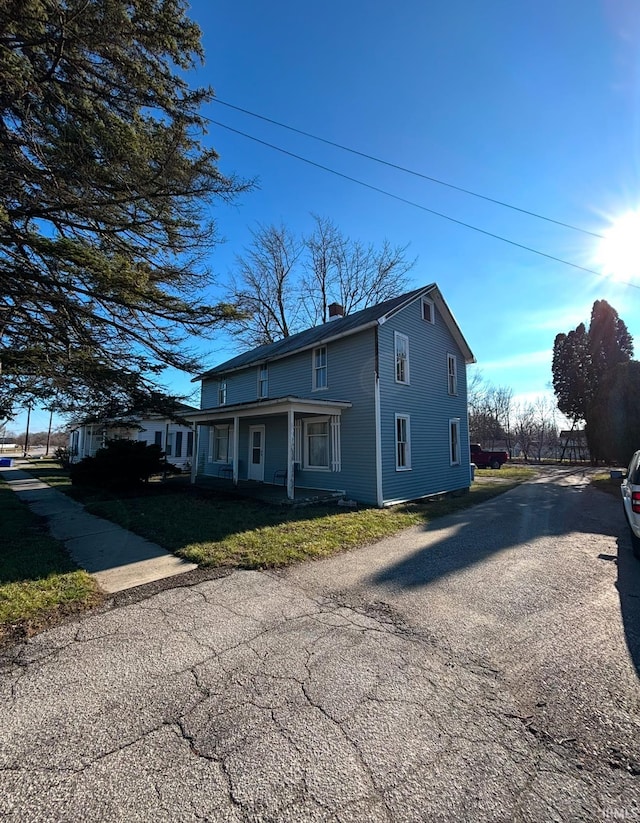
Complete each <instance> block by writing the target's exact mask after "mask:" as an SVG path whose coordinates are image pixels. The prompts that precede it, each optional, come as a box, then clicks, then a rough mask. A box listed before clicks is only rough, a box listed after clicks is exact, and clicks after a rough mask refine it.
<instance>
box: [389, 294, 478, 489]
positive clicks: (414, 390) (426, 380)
mask: <svg viewBox="0 0 640 823" xmlns="http://www.w3.org/2000/svg"><path fill="white" fill-rule="evenodd" d="M396 331H400V332H402V333H403V334H406V335H407V336H408V338H409V375H410V383H409V385H403V384H399V383H396V381H395V348H394V332H396ZM379 350H380V396H381V402H380V418H381V430H382V485H383V497H384V500H385V501H387V502H390V501H394V500H408V499H412V498H417V497H422V496H423V495H429V494H437V493H438V492H443V491H453V490H456V489H461V488H466V487H468V486H469V445H468V444H469V430H468V420H467V386H466V368H465V363H464V358H463V356H462V353H461V352H460V350H459V348H458V346H457V345H456V343H455V341H454V338H453V336H452V335H451V333H450V332H449V330H448V328H447V326H446V325H445V323H444V321H443V319H442V317H441V315H440V314H439V312H438V311H437V310H436V316H435V323H434V324H431V323H427V322H425V321H424V320H423V319H422V312H421V301H420V300H417V301H415V302H414V303H412V304H410V305H409V306H407V307H406V308H405V309H403V310H402V311H400V312H399V313H398V314H396V315H394V316H393V317H392V318H391V319H390V320H388V321H387V322H386V323H384V324H383V325H382V326H381V327H380V332H379ZM447 354H453V355H455V356H456V362H457V390H458V393H457V395H450V394H449V393H448V371H447ZM396 414H402V415H408V416H409V418H410V428H411V470H410V471H397V470H396V436H395V434H396V433H395V416H396ZM455 418H459V420H460V446H461V459H460V465H459V466H451V465H450V462H451V461H450V453H449V420H450V419H455Z"/></svg>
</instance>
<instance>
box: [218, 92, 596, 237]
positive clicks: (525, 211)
mask: <svg viewBox="0 0 640 823" xmlns="http://www.w3.org/2000/svg"><path fill="white" fill-rule="evenodd" d="M213 101H214V103H220V105H221V106H227V108H230V109H235V111H240V112H242V113H243V114H248V115H250V116H251V117H256V118H257V119H258V120H263V121H264V122H265V123H271V124H272V125H274V126H279V127H280V128H282V129H287V130H288V131H292V132H295V134H301V135H302V136H303V137H310V138H311V139H312V140H317V141H318V142H319V143H324V144H325V145H327V146H333V147H334V148H336V149H341V150H342V151H347V152H349V153H350V154H355V155H357V156H358V157H364V158H365V159H366V160H373V161H374V162H375V163H380V164H381V165H383V166H387V167H388V168H391V169H396V170H397V171H402V172H404V173H405V174H411V175H413V176H414V177H419V178H421V179H422V180H428V181H429V182H430V183H437V184H438V185H439V186H446V187H447V188H449V189H454V190H455V191H459V192H462V193H463V194H469V195H471V197H477V198H479V199H480V200H486V201H487V202H489V203H495V204H496V205H497V206H503V207H504V208H505V209H511V210H512V211H518V212H520V213H521V214H527V215H528V216H529V217H535V218H537V219H538V220H545V221H546V222H547V223H554V224H555V225H556V226H562V227H563V228H565V229H571V230H572V231H578V232H581V233H582V234H588V235H590V236H591V237H597V238H598V239H600V240H602V239H604V238H603V236H602V235H601V234H597V232H594V231H589V229H582V228H580V227H579V226H573V225H572V224H571V223H564V222H563V221H562V220H554V218H553V217H546V216H545V215H544V214H538V213H537V212H535V211H529V210H528V209H522V208H520V207H519V206H514V205H512V204H511V203H506V202H505V201H504V200H497V199H496V198H494V197H488V196H487V195H485V194H479V193H478V192H476V191H472V190H471V189H465V188H463V187H462V186H456V185H454V184H453V183H447V182H446V181H445V180H439V179H438V178H437V177H430V176H429V175H428V174H422V173H421V172H419V171H415V170H414V169H408V168H406V167H405V166H400V165H398V164H397V163H391V162H390V161H389V160H383V159H382V158H380V157H375V156H374V155H372V154H367V153H366V152H363V151H358V150H357V149H352V148H350V147H349V146H343V145H342V144H341V143H335V142H334V141H333V140H327V139H326V138H324V137H319V136H318V135H317V134H311V132H308V131H303V130H302V129H297V128H295V127H294V126H288V125H287V124H286V123H280V122H279V121H278V120H272V119H271V118H270V117H265V116H264V115H262V114H256V112H254V111H249V109H243V108H241V107H240V106H234V105H233V103H227V102H226V101H225V100H220V98H219V97H214V98H213Z"/></svg>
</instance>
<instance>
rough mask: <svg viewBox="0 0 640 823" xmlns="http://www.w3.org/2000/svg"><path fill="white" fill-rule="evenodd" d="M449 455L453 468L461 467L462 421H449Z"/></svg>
mask: <svg viewBox="0 0 640 823" xmlns="http://www.w3.org/2000/svg"><path fill="white" fill-rule="evenodd" d="M449 455H450V458H451V465H452V466H459V465H460V419H459V418H457V417H456V418H454V419H453V420H449Z"/></svg>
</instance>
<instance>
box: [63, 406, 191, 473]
mask: <svg viewBox="0 0 640 823" xmlns="http://www.w3.org/2000/svg"><path fill="white" fill-rule="evenodd" d="M176 411H177V413H178V414H180V415H183V414H188V413H190V412H191V413H192V412H195V411H197V409H194V408H193V406H187V405H184V404H181V405H180V406H178V408H177V409H176ZM107 439H111V440H115V439H123V440H139V441H143V442H145V443H148V444H151V443H155V444H156V445H158V446H160V448H161V449H162V451H163V452H164V453H165V454H166V456H167V460H168V461H169V462H170V463H172V464H173V465H174V466H178V467H179V468H181V469H183V470H186V469H189V468H190V467H191V462H192V459H193V444H194V432H193V428H192V427H190V426H185V425H183V424H181V423H176V422H175V421H173V420H170V419H169V418H168V417H163V416H161V415H159V414H152V413H147V414H144V413H143V414H139V415H131V416H123V417H114V418H108V419H102V420H84V421H82V422H81V423H78V424H77V425H75V426H73V427H72V428H71V429H70V431H69V452H70V455H71V462H72V463H75V462H78V461H80V460H82V459H83V458H84V457H93V456H94V455H95V453H96V452H97V450H98V449H99V448H101V447H102V446H104V444H105V442H106V440H107Z"/></svg>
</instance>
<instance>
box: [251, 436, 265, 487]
mask: <svg viewBox="0 0 640 823" xmlns="http://www.w3.org/2000/svg"><path fill="white" fill-rule="evenodd" d="M248 478H249V480H259V481H260V482H262V481H263V480H264V426H249V473H248Z"/></svg>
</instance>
